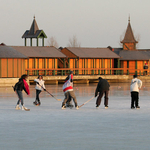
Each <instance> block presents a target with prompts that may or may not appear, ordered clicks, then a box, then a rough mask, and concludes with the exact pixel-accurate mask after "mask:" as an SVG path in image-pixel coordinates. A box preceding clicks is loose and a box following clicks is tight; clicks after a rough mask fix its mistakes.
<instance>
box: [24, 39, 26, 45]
mask: <svg viewBox="0 0 150 150" xmlns="http://www.w3.org/2000/svg"><path fill="white" fill-rule="evenodd" d="M24 45H25V46H27V39H26V38H25V39H24Z"/></svg>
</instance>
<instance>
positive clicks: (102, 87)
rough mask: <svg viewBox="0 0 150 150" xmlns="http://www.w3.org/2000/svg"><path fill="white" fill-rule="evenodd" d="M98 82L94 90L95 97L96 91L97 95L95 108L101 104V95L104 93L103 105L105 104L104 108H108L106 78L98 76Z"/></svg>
mask: <svg viewBox="0 0 150 150" xmlns="http://www.w3.org/2000/svg"><path fill="white" fill-rule="evenodd" d="M98 80H99V82H98V84H97V88H96V90H95V97H97V95H98V93H99V95H98V97H97V100H96V108H98V107H99V106H100V104H101V99H102V97H103V95H104V94H105V97H104V105H105V108H108V92H109V87H110V85H109V83H108V81H107V80H105V79H103V78H101V77H99V78H98Z"/></svg>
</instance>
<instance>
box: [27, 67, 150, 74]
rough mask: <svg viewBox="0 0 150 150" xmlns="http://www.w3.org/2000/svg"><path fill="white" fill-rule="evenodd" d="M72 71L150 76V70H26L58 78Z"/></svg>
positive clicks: (28, 72)
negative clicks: (57, 76)
mask: <svg viewBox="0 0 150 150" xmlns="http://www.w3.org/2000/svg"><path fill="white" fill-rule="evenodd" d="M70 70H72V71H73V72H74V75H134V74H137V75H149V74H150V70H149V69H129V68H127V69H125V68H58V69H26V74H27V75H29V76H38V75H43V76H56V75H61V76H63V75H67V74H69V72H70Z"/></svg>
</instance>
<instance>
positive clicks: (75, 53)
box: [61, 47, 120, 75]
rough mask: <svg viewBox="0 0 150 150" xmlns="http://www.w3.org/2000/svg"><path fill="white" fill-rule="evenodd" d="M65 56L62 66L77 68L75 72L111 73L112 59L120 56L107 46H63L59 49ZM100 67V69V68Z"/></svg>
mask: <svg viewBox="0 0 150 150" xmlns="http://www.w3.org/2000/svg"><path fill="white" fill-rule="evenodd" d="M61 52H62V53H63V54H65V55H66V56H67V59H66V63H65V66H64V67H67V68H70V69H71V70H72V69H73V68H78V70H76V71H75V72H76V74H80V75H82V74H111V72H110V71H107V70H105V71H104V70H103V69H102V68H106V69H108V68H109V69H110V68H113V67H114V59H119V58H120V57H119V56H118V55H117V54H115V53H114V52H112V51H111V50H110V49H109V48H81V47H65V48H63V49H62V50H61ZM101 69H102V70H101Z"/></svg>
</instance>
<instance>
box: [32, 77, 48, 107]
mask: <svg viewBox="0 0 150 150" xmlns="http://www.w3.org/2000/svg"><path fill="white" fill-rule="evenodd" d="M34 81H35V82H36V86H35V89H36V99H35V101H34V102H33V104H34V105H36V106H40V105H41V101H40V98H39V95H40V93H41V92H42V90H44V91H46V89H45V85H44V82H45V81H43V76H41V75H39V76H38V78H37V79H34Z"/></svg>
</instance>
